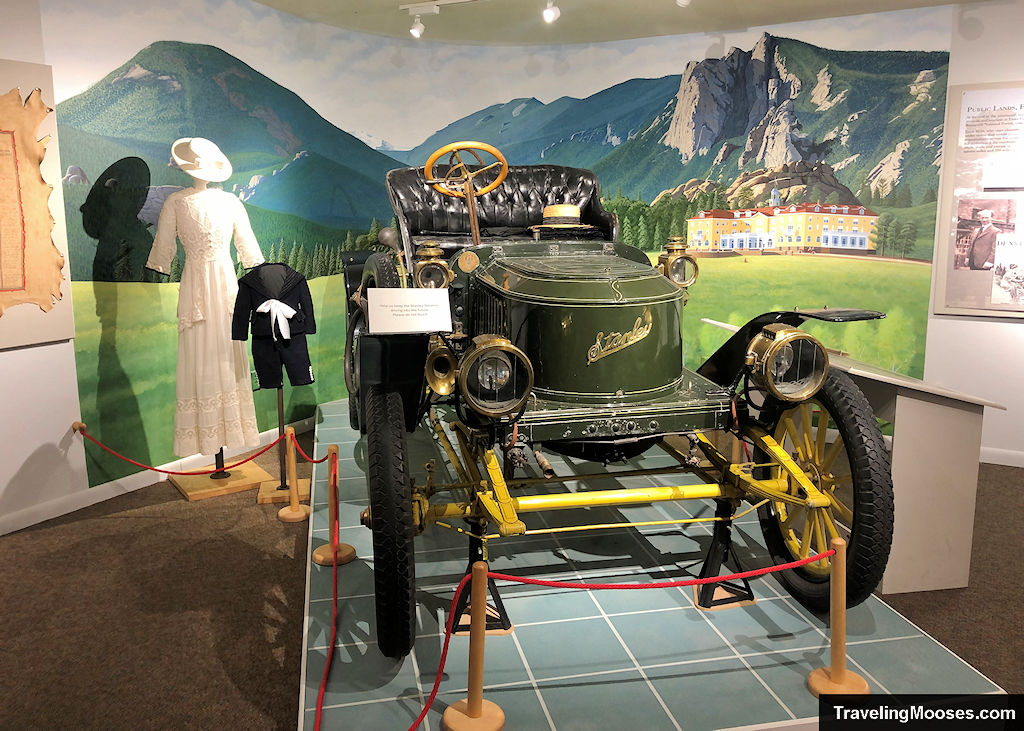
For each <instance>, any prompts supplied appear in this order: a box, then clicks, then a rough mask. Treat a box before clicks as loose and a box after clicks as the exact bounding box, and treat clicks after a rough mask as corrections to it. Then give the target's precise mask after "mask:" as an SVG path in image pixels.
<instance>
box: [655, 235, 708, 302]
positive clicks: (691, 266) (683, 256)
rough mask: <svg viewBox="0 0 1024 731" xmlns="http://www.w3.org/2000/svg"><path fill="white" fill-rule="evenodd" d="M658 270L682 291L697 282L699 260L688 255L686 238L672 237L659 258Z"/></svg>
mask: <svg viewBox="0 0 1024 731" xmlns="http://www.w3.org/2000/svg"><path fill="white" fill-rule="evenodd" d="M658 269H660V270H661V273H662V274H664V275H665V276H666V277H668V278H669V279H670V280H671V281H672V283H673V284H674V285H676V286H677V287H679V288H680V289H682V288H685V287H689V286H690V285H691V284H693V283H694V282H696V281H697V275H698V274H699V273H700V268H699V267H698V266H697V260H696V259H694V258H693V257H692V256H690V255H689V254H687V253H686V238H685V237H683V236H671V237H669V240H668V243H666V244H665V251H663V252H662V253H661V255H660V256H659V257H658Z"/></svg>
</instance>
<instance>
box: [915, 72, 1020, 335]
mask: <svg viewBox="0 0 1024 731" xmlns="http://www.w3.org/2000/svg"><path fill="white" fill-rule="evenodd" d="M954 130H955V132H956V138H955V139H949V137H948V136H947V138H946V142H945V144H947V145H955V147H954V149H953V152H952V154H951V155H950V154H947V155H946V156H945V164H946V169H945V170H944V171H943V182H942V193H941V197H940V200H939V212H938V216H939V221H938V225H937V226H936V230H935V233H936V250H935V257H934V266H935V294H934V297H933V300H932V309H933V311H934V312H935V313H936V314H949V315H974V316H977V315H983V316H991V317H1022V318H1024V221H1021V220H1019V218H1020V212H1021V205H1022V204H1024V82H1020V83H1017V84H985V85H974V86H961V87H951V88H950V92H949V106H948V111H947V119H946V131H947V133H949V132H952V131H954ZM950 161H952V162H950Z"/></svg>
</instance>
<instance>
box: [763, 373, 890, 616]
mask: <svg viewBox="0 0 1024 731" xmlns="http://www.w3.org/2000/svg"><path fill="white" fill-rule="evenodd" d="M813 401H817V402H818V403H819V404H820V405H821V406H822V407H823V408H824V409H825V411H827V412H828V415H829V417H830V422H831V428H834V429H836V430H838V433H839V435H840V437H841V438H842V440H843V447H844V448H845V454H846V461H847V462H848V469H849V475H850V477H851V478H852V487H851V488H850V494H849V495H848V494H847V493H846V492H845V490H846V488H843V492H842V494H836V497H837V498H839V499H840V500H841V501H844V503H843V504H844V505H845V504H846V503H848V502H852V513H853V520H852V526H851V525H847V523H849V522H851V521H849V520H848V518H842V517H841V516H840V514H839V513H838V512H832V508H828V509H827V510H828V511H829V513H830V515H832V516H833V518H834V519H836V522H837V523H839V524H840V527H841V528H843V530H841V531H840V533H841V534H842V535H843V538H845V539H846V541H847V555H846V604H847V606H849V607H853V606H856V605H858V604H860V603H861V602H863V601H864V600H865V599H867V598H868V597H869V596H870V595H871V592H872V591H874V590H875V587H877V586H878V582H879V581H881V579H882V573H883V572H884V571H885V565H886V563H887V562H888V560H889V549H890V547H891V546H892V532H893V491H892V471H891V467H890V461H889V453H888V451H887V450H886V448H885V442H884V441H883V439H882V433H881V431H879V428H878V423H877V422H876V421H875V417H874V413H873V411H872V409H871V406H870V405H869V404H868V401H867V399H866V398H865V397H864V394H863V393H862V392H861V390H860V389H859V388H857V386H856V384H854V382H853V381H852V380H850V377H849V376H847V375H846V374H845V373H842V372H840V371H836V370H835V369H832V370H830V371H829V374H828V376H827V377H826V379H825V383H824V384H823V385H822V387H821V389H820V390H819V391H818V393H817V394H816V395H815V396H814V399H813ZM790 408H792V405H786V406H781V405H768V406H767V408H766V410H765V413H764V414H763V415H762V416H763V417H764V418H763V419H762V420H763V421H765V423H766V424H767V425H768V426H769V433H771V434H772V435H774V436H776V441H779V442H780V443H784V440H783V439H782V438H780V436H779V431H778V425H779V423H780V421H781V419H782V417H783V415H784V414H785V413H786V412H787V410H788V409H790ZM801 423H803V422H802V421H801ZM787 443H789V442H787ZM787 451H790V452H791V453H792V450H790V449H788V448H787ZM760 456H761V458H763V456H764V455H763V454H762V455H760ZM755 459H757V457H755ZM836 460H837V461H840V460H841V457H836ZM798 462H799V460H798ZM843 471H845V463H844V467H843ZM831 492H832V493H839V492H840V490H839V489H837V488H836V487H835V484H833V485H832V490H831ZM847 507H848V506H847ZM779 509H780V506H779V504H776V503H768V504H766V505H763V506H762V507H761V508H759V509H758V515H759V518H760V522H761V530H762V532H763V533H764V538H765V544H766V546H767V548H768V552H769V553H770V554H771V556H772V559H773V560H774V561H775V563H788V562H790V561H793V560H795V559H796V558H798V554H797V552H794V550H793V544H792V543H789V544H787V541H786V537H785V536H784V531H783V528H782V526H781V525H780V519H779V515H780V513H779V512H778V511H779ZM847 531H848V535H847ZM794 537H796V536H794V535H793V534H792V533H791V534H790V539H791V540H792V539H793V538H794ZM812 552H813V551H812ZM812 566H813V565H809V566H802V567H800V568H797V569H791V570H788V571H783V572H780V573H779V574H776V575H777V576H778V577H779V579H780V580H781V581H782V583H783V585H784V586H785V587H786V589H787V591H789V593H790V594H792V596H793V597H794V598H795V599H796V600H797V601H799V602H800V603H801V604H803V605H804V606H806V607H808V608H809V609H812V610H814V611H826V610H827V609H828V606H829V596H830V583H829V573H828V572H823V571H822V570H821V569H817V570H815V569H814V568H812ZM823 573H824V575H823Z"/></svg>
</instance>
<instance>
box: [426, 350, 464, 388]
mask: <svg viewBox="0 0 1024 731" xmlns="http://www.w3.org/2000/svg"><path fill="white" fill-rule="evenodd" d="M458 365H459V362H458V360H457V359H456V358H455V353H453V352H452V350H451V348H449V347H448V346H447V345H441V346H439V347H436V348H434V349H433V350H431V351H430V353H429V354H428V355H427V363H426V366H425V367H424V370H425V371H426V375H427V385H428V386H430V390H431V391H433V392H434V393H436V394H438V395H440V396H447V395H448V394H450V393H451V392H452V391H454V390H455V376H456V371H457V369H458Z"/></svg>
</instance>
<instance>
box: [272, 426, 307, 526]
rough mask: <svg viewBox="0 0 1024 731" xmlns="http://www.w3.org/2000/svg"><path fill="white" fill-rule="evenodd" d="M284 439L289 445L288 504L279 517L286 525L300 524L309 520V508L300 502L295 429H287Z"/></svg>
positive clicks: (279, 513) (278, 512)
mask: <svg viewBox="0 0 1024 731" xmlns="http://www.w3.org/2000/svg"><path fill="white" fill-rule="evenodd" d="M284 439H285V441H286V442H287V443H288V445H287V447H288V451H287V461H288V504H287V505H286V506H285V507H283V508H281V509H280V510H279V511H277V517H278V518H279V519H280V520H282V521H284V522H285V523H299V522H301V521H303V520H306V519H308V518H309V506H308V505H303V504H302V503H300V502H299V481H298V478H297V477H296V472H295V429H293V428H292V427H290V426H289V427H287V428H286V429H285V430H284Z"/></svg>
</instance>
